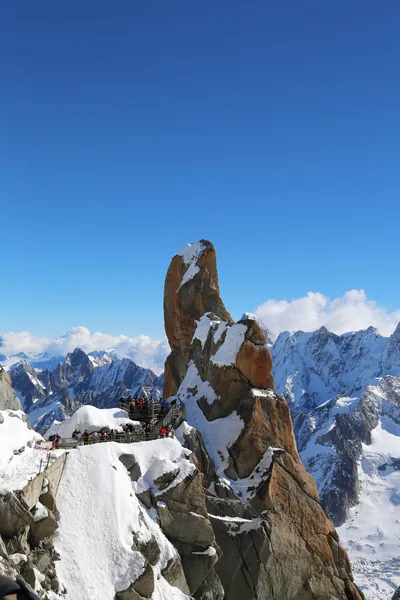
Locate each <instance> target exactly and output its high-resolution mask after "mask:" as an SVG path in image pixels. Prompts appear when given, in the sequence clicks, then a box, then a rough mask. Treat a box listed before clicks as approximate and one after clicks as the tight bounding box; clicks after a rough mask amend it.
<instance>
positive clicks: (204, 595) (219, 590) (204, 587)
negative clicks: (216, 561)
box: [193, 570, 225, 600]
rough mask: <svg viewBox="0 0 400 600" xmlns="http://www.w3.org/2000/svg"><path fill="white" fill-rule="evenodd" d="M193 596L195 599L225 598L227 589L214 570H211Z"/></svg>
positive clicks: (215, 599)
mask: <svg viewBox="0 0 400 600" xmlns="http://www.w3.org/2000/svg"><path fill="white" fill-rule="evenodd" d="M193 597H194V598H195V600H224V598H225V591H224V588H223V587H222V583H221V580H220V578H219V577H218V575H217V573H216V572H215V571H214V570H212V571H210V573H209V574H208V575H207V577H206V578H205V580H204V581H203V583H202V584H201V586H200V587H199V588H198V590H197V591H196V592H195V594H194V595H193Z"/></svg>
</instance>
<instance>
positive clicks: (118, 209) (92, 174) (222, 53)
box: [0, 0, 400, 337]
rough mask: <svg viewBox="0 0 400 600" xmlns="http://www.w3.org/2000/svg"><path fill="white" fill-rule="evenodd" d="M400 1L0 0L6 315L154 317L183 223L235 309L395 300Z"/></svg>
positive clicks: (2, 297) (123, 320)
mask: <svg viewBox="0 0 400 600" xmlns="http://www.w3.org/2000/svg"><path fill="white" fill-rule="evenodd" d="M399 18H400V5H399V3H398V2H396V1H394V0H393V1H388V2H385V3H377V2H376V1H372V0H362V1H361V0H359V1H355V0H353V1H352V0H350V1H349V0H346V1H343V0H338V1H336V2H334V3H333V2H330V3H328V2H321V0H315V1H310V0H302V2H299V1H298V0H291V1H286V2H274V3H273V2H268V1H266V0H256V1H254V2H250V3H248V2H243V1H239V0H230V1H229V2H228V1H225V0H221V1H220V0H218V1H217V2H215V1H212V2H211V0H210V1H209V0H204V1H202V2H195V1H194V0H189V1H188V0H179V1H178V0H170V1H168V2H165V0H158V1H154V2H153V1H151V0H149V1H146V2H145V1H144V0H141V1H136V0H118V1H116V2H109V1H108V0H107V1H104V0H96V1H92V0H85V1H84V2H81V1H80V2H78V1H76V0H69V2H64V3H60V2H54V0H51V1H50V0H39V1H38V2H32V1H31V0H18V2H15V1H14V0H3V1H2V2H1V4H0V49H1V51H0V73H1V80H2V85H1V87H0V106H1V114H2V118H1V131H0V202H1V224H0V227H1V229H0V232H1V235H0V244H1V246H0V247H1V282H2V284H1V294H0V331H3V332H4V331H19V330H22V329H24V330H29V331H31V332H33V333H34V334H41V335H48V336H54V335H59V334H61V333H63V332H65V331H66V330H67V329H69V328H71V327H73V326H77V325H84V326H86V327H88V328H89V329H90V330H92V331H98V330H99V331H106V332H108V333H110V334H115V335H116V334H119V333H125V334H127V335H138V334H139V333H146V334H149V335H150V336H153V337H160V336H161V335H162V334H163V315H162V295H163V284H164V277H165V272H166V269H167V267H168V264H169V261H170V259H171V257H172V255H173V254H175V253H176V252H177V251H178V250H180V248H181V247H182V246H183V245H185V244H186V243H187V242H191V241H195V240H198V239H200V238H206V239H210V240H211V241H212V242H213V243H214V244H215V246H216V248H217V254H218V265H219V272H220V283H221V290H222V294H223V298H224V301H225V303H226V305H227V307H228V309H230V311H231V312H232V314H233V315H234V316H235V317H239V316H240V314H241V313H242V312H243V311H244V310H253V309H255V307H257V306H258V305H260V304H262V303H263V302H265V301H266V300H267V299H269V298H276V299H284V298H286V299H287V300H288V301H291V300H292V299H294V298H301V297H303V296H305V295H306V294H307V292H309V291H313V292H320V293H322V294H324V295H325V296H327V297H329V298H337V297H340V296H342V295H343V294H344V293H345V292H346V290H351V289H353V288H357V289H364V290H365V291H366V294H367V297H368V298H370V299H373V300H375V301H377V302H378V303H379V304H380V305H382V306H383V307H386V309H387V310H388V311H394V310H396V309H398V308H399V306H400V302H399V280H398V276H397V273H398V266H399V249H398V231H399V217H400V208H399V191H400V190H399V188H400V178H399V173H400V168H399V167H400V165H399V160H400V152H399V140H400V117H399V106H400V79H399V77H398V73H399V69H400V38H399V35H398V28H399Z"/></svg>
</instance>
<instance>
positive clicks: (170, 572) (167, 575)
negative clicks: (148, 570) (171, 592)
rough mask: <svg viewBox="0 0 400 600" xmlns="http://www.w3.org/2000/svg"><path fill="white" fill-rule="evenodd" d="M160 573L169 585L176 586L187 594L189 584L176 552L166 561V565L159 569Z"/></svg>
mask: <svg viewBox="0 0 400 600" xmlns="http://www.w3.org/2000/svg"><path fill="white" fill-rule="evenodd" d="M161 575H162V576H163V577H164V579H165V580H166V581H168V583H169V584H170V585H172V586H174V587H177V588H178V589H180V590H181V591H182V592H183V593H184V594H189V586H188V584H187V581H186V577H185V573H184V571H183V568H182V562H181V559H180V556H179V554H178V553H177V554H176V555H175V556H174V557H173V558H171V559H170V560H169V561H168V564H167V566H166V567H164V569H163V570H162V571H161Z"/></svg>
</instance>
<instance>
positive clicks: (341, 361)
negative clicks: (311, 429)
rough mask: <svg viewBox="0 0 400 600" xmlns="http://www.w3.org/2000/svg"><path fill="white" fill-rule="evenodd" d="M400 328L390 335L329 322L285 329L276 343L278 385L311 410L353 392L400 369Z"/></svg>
mask: <svg viewBox="0 0 400 600" xmlns="http://www.w3.org/2000/svg"><path fill="white" fill-rule="evenodd" d="M399 331H400V329H399V327H398V328H397V329H396V331H395V333H393V334H392V336H390V337H389V338H387V337H383V336H381V335H379V333H378V332H377V331H376V329H374V328H373V327H369V328H368V329H366V330H361V331H357V332H354V333H345V334H342V335H336V334H334V333H332V332H329V331H328V330H327V329H326V328H325V327H321V328H320V329H319V330H318V331H315V332H312V333H305V332H302V331H296V332H287V331H286V332H283V333H281V334H280V335H279V336H278V338H277V340H276V342H275V344H274V345H273V346H272V347H271V354H272V359H273V364H274V376H275V385H276V389H277V391H278V392H279V393H281V394H283V395H284V396H285V398H286V399H287V401H288V402H289V403H290V404H291V405H293V406H294V407H297V408H304V409H305V410H311V409H313V408H314V407H316V406H318V405H319V404H321V403H322V402H324V401H325V400H328V399H329V398H333V397H334V396H336V395H338V394H346V395H352V394H354V393H356V392H358V391H360V390H362V389H363V388H365V386H366V385H368V384H370V383H373V381H374V379H375V378H376V377H381V376H383V375H386V374H389V373H391V372H393V373H396V372H398V371H399V370H400V335H399Z"/></svg>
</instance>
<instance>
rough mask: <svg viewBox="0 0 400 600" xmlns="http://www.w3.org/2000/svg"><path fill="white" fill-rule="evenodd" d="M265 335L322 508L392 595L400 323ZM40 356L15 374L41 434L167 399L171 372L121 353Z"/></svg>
mask: <svg viewBox="0 0 400 600" xmlns="http://www.w3.org/2000/svg"><path fill="white" fill-rule="evenodd" d="M266 337H267V342H268V347H269V349H270V352H271V356H272V360H273V375H274V380H275V389H276V391H277V393H279V394H281V395H282V396H283V397H284V398H285V399H286V401H287V403H288V405H289V407H290V410H291V415H292V420H293V424H294V430H295V435H296V441H297V446H298V450H299V453H300V456H301V458H302V460H303V463H304V465H305V467H306V469H307V470H308V471H309V472H310V473H312V475H313V476H314V478H315V480H316V483H317V487H318V490H319V494H320V499H321V505H322V506H323V508H324V510H325V512H326V513H327V514H328V516H329V517H330V518H331V519H332V521H333V522H334V524H335V525H336V526H338V527H339V532H340V536H341V539H342V540H343V542H344V543H345V545H346V546H347V548H348V549H349V551H350V554H351V557H352V560H353V564H354V569H355V571H356V573H357V574H358V573H361V574H362V573H364V572H365V571H367V575H366V576H365V577H366V586H367V587H366V589H367V588H368V581H369V574H368V573H369V570H371V569H374V565H375V564H379V569H378V571H379V573H381V587H380V593H382V594H385V593H386V592H387V593H390V592H391V591H392V590H393V585H395V584H396V585H399V584H400V564H399V565H398V564H397V562H396V561H393V553H399V551H400V541H399V540H400V522H399V521H400V519H398V518H397V517H398V515H397V507H398V505H399V504H400V411H399V407H400V325H399V326H398V327H397V328H396V330H395V331H394V333H393V334H392V335H391V336H390V337H384V336H381V335H380V334H379V333H378V332H377V330H376V329H374V328H373V327H369V328H368V329H367V330H362V331H358V332H353V333H346V334H343V335H336V334H334V333H332V332H329V331H328V330H327V329H326V328H325V327H322V328H320V329H319V330H317V331H315V332H311V333H306V332H301V331H297V332H283V333H281V334H280V335H279V336H278V338H277V339H276V340H274V339H273V337H272V336H271V335H270V334H269V333H268V332H267V336H266ZM41 358H45V360H42V361H40V360H38V357H37V356H34V357H32V356H31V357H29V356H26V355H25V356H24V357H23V358H22V359H21V360H20V362H19V363H17V364H15V365H14V366H13V367H12V368H11V370H10V374H11V376H12V379H13V384H14V387H15V389H16V390H17V394H18V396H19V398H20V400H21V402H22V405H23V407H24V409H25V410H26V412H27V413H28V414H29V417H30V419H31V421H32V423H33V425H34V426H35V428H37V429H38V430H39V431H45V430H46V429H47V428H48V427H49V425H50V424H51V423H52V422H53V421H54V420H58V421H61V420H63V419H64V418H65V417H66V416H69V415H70V414H72V413H73V412H74V411H75V410H76V409H77V408H79V406H81V405H83V404H93V405H94V406H97V407H99V408H108V407H112V406H116V405H117V403H118V400H119V398H120V397H121V396H122V395H127V394H134V393H135V392H137V391H139V390H140V389H141V386H149V387H150V388H151V389H152V393H153V394H154V395H155V396H157V397H160V396H161V395H162V387H163V376H157V375H156V374H155V373H153V372H152V371H151V370H150V369H144V368H141V367H139V366H137V365H136V364H135V363H134V362H133V361H132V360H131V359H129V358H124V359H119V358H117V357H116V356H115V355H114V354H113V353H107V352H91V353H89V354H86V353H85V352H83V351H82V350H79V349H76V350H74V352H72V353H69V354H68V355H67V356H66V357H64V358H60V357H52V356H46V357H41ZM52 361H54V362H52ZM55 362H56V365H55V366H54V363H55ZM38 365H41V366H46V368H44V369H43V370H39V369H40V367H39V368H38ZM377 505H378V506H379V507H380V511H381V515H382V516H381V517H380V518H379V519H377V517H376V506H377ZM371 506H373V507H374V508H375V510H372V508H371ZM374 520H375V521H376V524H374V525H372V522H373V521H374ZM360 576H361V575H360ZM385 582H390V583H385ZM386 588H387V589H386ZM376 597H377V598H380V597H382V598H384V597H385V596H384V595H382V596H380V595H377V596H376Z"/></svg>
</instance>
